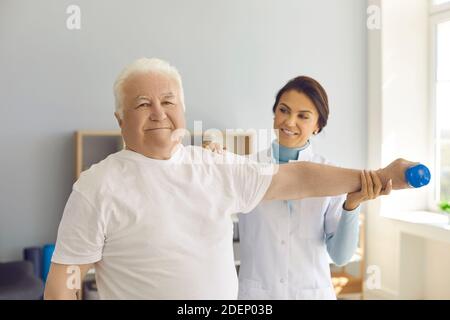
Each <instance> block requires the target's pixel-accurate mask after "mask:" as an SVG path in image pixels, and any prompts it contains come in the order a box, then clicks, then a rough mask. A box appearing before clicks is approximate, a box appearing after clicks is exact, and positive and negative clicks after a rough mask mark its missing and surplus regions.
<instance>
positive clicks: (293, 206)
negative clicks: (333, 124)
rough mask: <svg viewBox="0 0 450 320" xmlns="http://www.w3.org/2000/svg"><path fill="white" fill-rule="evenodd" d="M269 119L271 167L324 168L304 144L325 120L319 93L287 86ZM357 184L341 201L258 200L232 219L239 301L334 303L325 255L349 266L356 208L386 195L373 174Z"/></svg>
mask: <svg viewBox="0 0 450 320" xmlns="http://www.w3.org/2000/svg"><path fill="white" fill-rule="evenodd" d="M273 112H274V115H275V117H274V126H273V127H274V129H278V132H277V137H278V139H277V141H274V142H273V143H272V148H271V154H272V158H273V159H272V161H276V162H279V163H287V162H290V161H312V162H317V163H329V162H328V161H327V160H326V159H324V158H323V157H322V156H320V155H318V154H315V153H314V152H313V149H312V146H311V143H310V138H311V136H312V135H317V134H319V133H320V132H321V131H322V129H323V128H324V127H325V126H326V124H327V120H328V113H329V110H328V98H327V94H326V92H325V90H324V89H323V88H322V86H321V85H320V84H319V83H318V82H317V81H315V80H314V79H311V78H309V77H297V78H295V79H292V80H291V81H289V82H288V83H287V84H286V85H285V86H284V87H283V88H282V89H281V90H280V91H279V92H278V94H277V96H276V100H275V104H274V106H273ZM276 131H277V130H276ZM263 152H266V153H265V154H267V151H263ZM265 158H267V157H265ZM361 180H362V185H363V187H362V189H361V190H360V191H359V192H355V193H350V194H348V195H347V196H345V195H342V196H338V197H325V198H310V199H304V200H296V201H264V202H261V203H260V204H259V205H258V206H257V207H256V208H255V209H254V210H253V211H252V212H251V213H248V214H240V215H239V236H240V260H241V265H240V270H239V298H240V299H336V296H335V293H334V290H333V285H332V282H331V276H330V267H329V259H328V254H329V256H330V257H331V259H332V260H333V261H334V263H336V264H337V265H343V264H346V263H347V262H348V261H349V260H350V258H351V257H352V255H353V253H354V251H355V249H356V247H357V244H358V235H359V225H358V224H359V220H358V215H359V205H360V203H361V202H363V201H365V200H369V199H375V198H376V197H378V196H379V195H380V194H381V195H385V194H389V192H390V190H391V188H392V183H389V184H388V186H386V188H385V189H384V190H381V183H380V182H379V179H378V177H377V176H376V174H375V173H374V172H362V174H361Z"/></svg>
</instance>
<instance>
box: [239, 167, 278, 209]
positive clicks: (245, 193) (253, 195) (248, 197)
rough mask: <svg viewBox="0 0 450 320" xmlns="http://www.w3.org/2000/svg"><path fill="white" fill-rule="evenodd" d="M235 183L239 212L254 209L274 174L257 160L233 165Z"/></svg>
mask: <svg viewBox="0 0 450 320" xmlns="http://www.w3.org/2000/svg"><path fill="white" fill-rule="evenodd" d="M232 168H233V169H232V172H233V180H232V181H233V185H234V189H235V194H236V197H237V204H238V208H237V212H241V213H248V212H250V211H252V210H253V209H254V208H255V207H256V206H257V205H258V204H259V203H260V202H261V200H262V199H263V197H264V195H265V194H266V192H267V190H268V189H269V186H270V183H271V182H272V177H273V175H272V174H268V173H267V170H264V169H265V168H264V167H263V166H262V165H260V164H258V163H257V162H246V163H244V164H234V165H232Z"/></svg>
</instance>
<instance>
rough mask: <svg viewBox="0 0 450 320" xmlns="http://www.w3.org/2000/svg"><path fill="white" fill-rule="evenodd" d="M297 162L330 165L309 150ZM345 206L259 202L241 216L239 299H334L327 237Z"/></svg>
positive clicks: (318, 201) (335, 201)
mask: <svg viewBox="0 0 450 320" xmlns="http://www.w3.org/2000/svg"><path fill="white" fill-rule="evenodd" d="M264 152H265V153H263V154H266V155H267V151H264ZM266 158H267V156H266ZM298 161H311V162H316V163H323V164H330V163H329V162H328V161H326V160H325V159H324V158H323V157H322V156H320V155H316V154H314V153H313V151H312V147H311V145H309V146H308V147H307V148H306V149H304V150H302V151H300V154H299V157H298ZM291 162H292V161H291ZM344 201H345V195H342V196H337V197H322V198H309V199H303V200H295V201H289V202H288V201H263V202H261V203H260V204H259V205H258V206H257V207H256V208H255V209H254V210H253V211H252V212H250V213H248V214H239V237H240V260H241V266H240V268H239V299H328V300H330V299H336V295H335V293H334V290H333V285H332V282H331V275H330V266H329V261H330V260H329V256H328V252H327V247H326V242H325V236H326V234H330V233H334V232H335V231H336V229H337V226H338V223H339V219H340V217H341V214H342V205H343V203H344ZM289 203H290V204H291V208H292V209H291V210H289Z"/></svg>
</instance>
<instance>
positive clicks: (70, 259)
mask: <svg viewBox="0 0 450 320" xmlns="http://www.w3.org/2000/svg"><path fill="white" fill-rule="evenodd" d="M104 241H105V223H104V221H103V219H102V217H101V213H100V212H99V211H98V210H97V209H96V208H94V207H93V205H92V204H91V203H89V201H88V200H87V199H86V198H85V197H84V196H83V195H82V194H81V193H80V192H78V191H75V190H73V191H72V193H71V194H70V197H69V200H67V203H66V207H65V209H64V213H63V217H62V219H61V223H60V225H59V229H58V237H57V240H56V246H55V251H54V253H53V257H52V262H55V263H60V264H89V263H94V262H97V261H99V260H101V258H102V250H103V245H104Z"/></svg>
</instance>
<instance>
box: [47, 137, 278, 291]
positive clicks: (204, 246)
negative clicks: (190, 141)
mask: <svg viewBox="0 0 450 320" xmlns="http://www.w3.org/2000/svg"><path fill="white" fill-rule="evenodd" d="M239 158H242V157H239V156H236V155H233V154H231V153H226V156H225V158H223V157H222V156H220V155H217V154H215V153H212V152H209V151H206V150H205V149H202V148H199V147H192V146H189V147H184V146H181V145H180V146H179V147H178V150H177V151H176V152H175V153H174V154H173V156H172V157H171V158H170V159H169V160H156V159H151V158H148V157H146V156H144V155H142V154H139V153H136V152H133V151H130V150H122V151H120V152H117V153H115V154H112V155H110V156H108V157H107V158H106V159H104V160H103V161H101V162H99V163H98V164H95V165H93V166H92V167H91V168H90V169H89V170H87V171H85V172H83V173H82V174H81V176H80V178H79V179H78V181H77V182H76V183H75V184H74V185H73V191H72V193H71V195H70V197H69V200H68V201H67V204H66V207H65V209H64V214H63V217H62V220H61V223H60V226H59V230H58V239H57V242H56V248H55V252H54V254H53V258H52V262H55V263H60V264H69V265H75V264H88V263H95V269H96V280H97V286H98V292H99V296H100V298H102V299H236V298H237V285H238V281H237V276H236V270H235V266H234V259H233V247H232V233H233V228H232V227H233V225H232V219H231V214H233V213H237V212H244V213H245V212H250V211H251V210H252V209H253V208H254V207H256V205H257V204H258V203H259V202H260V201H261V200H262V198H263V196H264V194H265V193H266V191H267V189H268V187H269V185H270V182H271V180H272V176H271V175H267V174H263V173H262V171H261V167H260V165H258V164H257V163H255V162H249V161H247V162H241V163H240V164H236V163H233V164H229V163H230V162H231V161H234V160H236V159H239ZM223 159H225V163H224V161H223ZM199 160H200V161H199Z"/></svg>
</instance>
